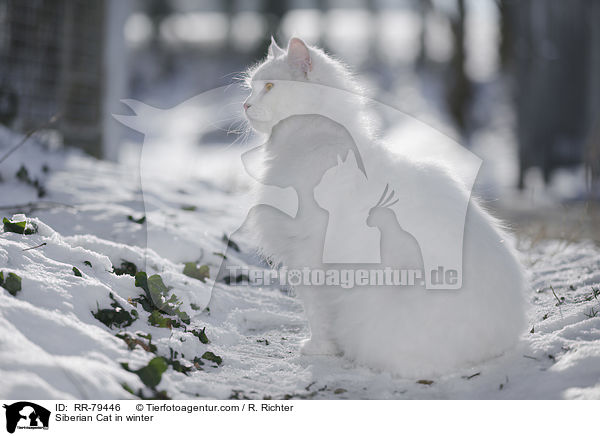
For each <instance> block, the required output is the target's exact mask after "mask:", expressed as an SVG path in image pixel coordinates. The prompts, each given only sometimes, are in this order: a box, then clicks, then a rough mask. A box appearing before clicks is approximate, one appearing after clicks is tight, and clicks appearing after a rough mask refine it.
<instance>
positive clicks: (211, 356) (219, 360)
mask: <svg viewBox="0 0 600 436" xmlns="http://www.w3.org/2000/svg"><path fill="white" fill-rule="evenodd" d="M202 358H203V359H205V360H210V361H211V362H215V363H216V364H217V365H220V364H221V363H223V359H222V358H221V356H217V355H216V354H215V353H213V352H212V351H207V352H205V353H204V354H203V355H202Z"/></svg>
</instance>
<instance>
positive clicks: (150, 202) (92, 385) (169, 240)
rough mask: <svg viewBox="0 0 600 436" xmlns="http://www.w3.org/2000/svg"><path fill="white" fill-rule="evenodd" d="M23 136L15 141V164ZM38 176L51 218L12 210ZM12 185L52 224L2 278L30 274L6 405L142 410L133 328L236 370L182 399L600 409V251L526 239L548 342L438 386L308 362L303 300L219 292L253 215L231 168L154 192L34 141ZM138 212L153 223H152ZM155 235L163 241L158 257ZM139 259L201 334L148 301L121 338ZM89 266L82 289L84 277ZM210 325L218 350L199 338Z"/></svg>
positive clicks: (184, 381)
mask: <svg viewBox="0 0 600 436" xmlns="http://www.w3.org/2000/svg"><path fill="white" fill-rule="evenodd" d="M19 139H20V137H19V136H18V135H16V134H13V133H11V132H9V131H7V130H4V129H2V130H0V154H3V153H4V151H6V150H7V149H8V148H9V147H11V146H12V145H13V144H15V143H16V142H18V140H19ZM194 150H195V151H194ZM217 150H218V149H215V148H214V147H213V148H206V147H196V148H195V149H189V150H187V152H189V153H197V154H198V155H196V156H190V159H197V160H198V161H200V160H201V159H200V158H199V155H202V157H203V158H206V157H207V156H209V159H210V162H212V164H214V167H215V168H222V169H223V170H225V169H226V168H228V164H229V160H231V158H232V156H234V155H235V153H233V152H232V151H231V149H228V151H227V152H225V153H219V152H218V151H217ZM22 164H24V165H25V166H26V167H27V169H28V173H29V176H30V178H32V179H35V178H38V179H39V180H40V182H41V184H42V185H43V186H44V187H45V188H46V191H47V195H46V197H44V198H42V199H41V200H40V201H44V202H47V203H40V206H44V207H40V208H38V209H34V210H30V208H28V207H17V208H15V207H9V206H12V205H17V204H25V203H28V202H30V201H31V202H34V201H38V200H37V195H36V190H35V188H34V187H32V186H29V185H28V184H26V183H24V182H22V181H19V180H17V179H16V178H15V173H16V172H17V171H18V169H19V168H20V166H21V165H22ZM43 165H47V167H48V168H49V170H48V171H47V172H44V171H43V170H42V167H43ZM0 175H1V177H2V180H3V181H2V183H0V207H2V208H3V210H2V212H4V215H3V216H7V217H8V218H11V217H12V214H13V213H18V212H24V213H25V214H26V216H27V220H28V221H29V222H30V223H34V224H36V225H37V227H38V232H37V233H36V234H33V235H19V234H16V233H11V232H2V233H0V271H3V272H4V275H5V276H6V274H7V273H9V272H13V273H16V274H18V275H19V276H20V277H21V278H22V290H21V292H19V293H18V294H17V295H16V296H12V295H10V294H9V293H8V292H7V291H5V290H4V289H0V397H2V398H10V399H23V398H38V399H59V398H82V399H83V398H88V399H112V398H134V396H133V395H131V394H130V393H129V392H127V391H126V390H125V389H124V388H123V386H122V385H123V384H124V383H125V384H127V385H128V386H129V387H130V388H132V389H133V391H135V392H137V391H138V389H143V392H144V394H145V395H150V394H151V392H150V390H149V389H148V388H147V387H145V386H144V384H143V383H142V381H141V380H140V378H139V377H138V376H137V375H136V374H134V373H132V372H128V371H126V370H125V369H123V368H122V366H121V363H128V364H129V367H130V368H132V369H134V370H135V369H138V368H141V367H143V366H145V365H146V364H147V363H148V362H149V361H150V360H151V359H152V358H154V357H155V354H153V353H151V352H148V351H144V349H142V348H141V347H140V346H137V347H135V349H134V350H130V349H129V348H128V347H127V345H126V343H125V342H124V341H123V340H122V339H119V338H117V337H116V336H115V335H116V334H117V333H119V332H121V333H122V332H124V331H126V332H128V333H129V334H131V335H135V334H136V333H142V332H143V333H144V334H148V333H150V334H152V343H153V344H154V345H156V346H157V351H156V353H157V355H160V356H164V357H167V358H168V357H169V355H170V349H172V350H173V351H176V352H178V353H180V358H179V359H180V361H181V362H182V363H186V364H190V362H191V361H192V360H193V358H194V357H196V356H202V355H203V353H204V352H206V351H211V352H213V353H215V354H216V355H218V356H221V357H222V358H223V362H222V364H221V365H216V364H215V363H212V362H209V361H208V360H206V359H203V361H204V365H202V367H201V369H200V370H192V371H191V372H189V373H188V374H187V375H185V374H183V373H180V372H177V371H175V370H174V369H173V367H172V366H169V368H168V369H167V371H166V372H165V373H164V374H163V376H162V379H161V382H160V384H159V385H158V386H157V390H158V391H162V390H164V391H166V393H167V394H168V396H169V397H171V398H174V399H186V398H196V397H200V398H219V399H226V398H230V397H234V398H245V397H248V398H257V399H260V398H264V397H270V398H315V399H326V398H330V399H338V398H353V399H392V398H393V399H446V398H452V399H535V398H544V399H561V398H596V399H598V398H600V316H595V317H591V316H590V314H592V313H593V310H599V311H600V300H599V299H597V298H595V297H594V296H593V291H592V289H593V288H600V250H599V249H598V247H597V246H595V245H594V244H592V243H591V242H586V241H583V240H582V241H575V242H573V241H571V242H569V241H563V240H541V241H533V240H522V244H521V248H522V260H523V262H524V263H525V265H526V266H527V268H528V270H529V271H530V273H531V278H530V281H531V286H530V289H531V290H530V293H529V295H528V300H529V301H530V302H531V306H530V310H529V313H528V319H529V327H528V329H531V328H532V333H530V332H529V331H524V332H523V336H522V340H521V341H520V343H519V345H518V347H517V348H516V349H515V350H514V351H512V352H511V353H508V354H506V355H504V356H501V357H499V358H497V359H495V360H493V361H489V362H487V363H485V364H482V365H479V366H476V367H472V368H464V369H463V370H462V371H460V372H459V373H456V374H451V375H448V376H445V377H442V378H437V379H434V380H432V381H433V383H432V384H423V383H417V380H413V379H403V378H397V377H392V376H390V375H389V374H386V373H376V372H373V371H371V370H369V369H368V368H364V367H359V366H356V365H355V364H353V363H352V362H350V361H348V360H346V359H344V358H343V357H340V356H329V357H325V356H323V357H314V356H311V357H307V356H302V355H300V353H299V349H300V343H301V341H302V340H304V339H306V338H307V336H308V334H309V331H308V327H307V323H306V320H305V317H304V314H303V310H302V307H301V305H300V303H299V301H298V300H297V299H296V298H294V295H293V292H289V291H285V290H280V289H276V288H258V287H248V286H235V285H232V286H229V285H226V284H225V283H222V282H217V283H214V281H213V280H212V278H214V276H215V273H216V271H215V268H216V267H215V266H216V265H218V256H216V255H214V254H212V253H213V251H214V249H215V247H219V244H220V240H221V237H222V235H223V232H224V230H225V229H227V228H228V227H229V226H230V223H231V222H232V221H235V219H243V216H239V214H241V213H242V211H243V208H239V207H235V206H236V202H237V201H238V200H239V197H236V196H235V195H232V193H231V187H232V186H236V183H235V180H228V181H227V182H226V183H223V179H222V177H220V176H221V175H222V171H212V172H206V173H205V177H204V178H197V179H195V180H192V181H190V182H189V183H188V184H186V186H185V187H184V188H185V189H184V190H182V189H181V188H182V186H179V184H178V183H177V181H176V180H175V179H173V178H172V177H170V176H169V175H168V174H165V175H164V177H163V176H162V174H161V173H160V172H159V171H157V172H156V178H155V179H154V180H153V182H152V183H145V184H144V190H143V196H142V191H141V186H140V174H139V171H138V170H136V169H135V166H131V165H128V164H123V163H121V164H115V163H109V162H104V161H98V160H95V159H93V158H90V157H87V156H84V155H83V154H81V153H80V152H78V151H74V150H66V151H63V150H48V149H46V148H45V147H43V146H41V145H40V144H38V143H36V141H35V140H34V139H32V140H30V141H29V142H27V143H26V144H25V145H24V146H23V147H21V148H20V149H19V150H18V151H17V152H16V153H15V154H13V155H12V156H11V157H10V158H9V159H7V160H6V161H5V162H3V163H2V164H1V165H0ZM49 202H56V203H49ZM182 206H195V207H196V209H195V210H184V209H182ZM128 215H131V216H133V217H134V218H135V219H138V218H140V217H141V216H144V215H146V216H147V220H146V222H145V223H144V224H138V223H135V222H133V221H131V220H129V219H127V216H128ZM152 232H154V236H148V235H149V234H152ZM157 236H160V240H159V239H157ZM147 237H151V238H153V244H152V249H150V250H146V249H145V247H146V240H147ZM157 241H158V242H157ZM236 242H238V243H239V244H240V245H241V247H242V251H243V252H242V253H241V254H240V255H239V256H237V259H236V260H237V261H239V262H244V263H249V262H250V263H253V264H255V265H260V264H259V261H258V260H257V258H256V257H255V256H252V255H250V254H248V253H250V252H251V251H252V248H251V247H250V246H248V244H247V243H246V242H245V241H243V240H242V241H236ZM44 243H45V244H46V245H43V246H41V247H39V248H32V247H35V246H38V245H40V244H44ZM29 248H32V249H29ZM24 250H26V251H24ZM230 251H231V250H230ZM228 255H229V253H228ZM124 260H126V261H129V262H133V263H135V264H136V265H137V267H138V268H139V269H141V270H144V271H146V272H147V273H148V275H151V274H156V273H157V274H160V276H161V277H162V279H163V281H164V283H165V284H166V285H167V286H170V287H172V290H171V292H172V293H173V294H175V295H177V297H178V298H179V299H180V300H181V301H182V302H183V309H184V310H185V311H186V313H188V314H189V315H190V325H189V326H186V328H187V332H186V331H184V329H183V328H181V327H180V328H173V329H168V328H159V327H155V326H151V325H149V323H148V322H147V317H148V313H146V312H145V311H144V310H143V309H142V307H140V305H139V304H138V307H137V308H135V309H136V310H137V311H138V312H139V314H140V316H139V319H137V320H136V321H135V322H134V323H133V324H132V325H131V326H129V327H125V328H122V329H119V328H117V327H114V326H113V328H112V329H110V328H108V327H107V326H105V325H104V324H102V323H101V322H100V321H98V320H97V319H96V318H94V316H93V315H92V312H93V311H94V312H95V311H96V310H97V308H98V307H99V308H101V309H106V308H110V304H111V299H110V298H109V293H112V294H113V295H114V298H115V299H116V301H118V302H119V304H121V305H122V307H123V308H125V309H126V310H128V311H129V310H132V309H134V307H133V306H132V305H131V304H130V303H129V302H128V299H132V298H136V297H138V296H139V295H140V294H141V293H143V291H142V290H141V289H140V288H139V287H136V286H135V280H134V278H133V277H131V276H129V275H120V276H118V275H116V274H114V273H113V272H112V268H113V266H117V267H118V266H120V264H121V262H122V261H124ZM196 260H199V262H200V264H204V263H206V264H208V265H209V266H211V271H210V273H211V274H210V277H211V278H210V279H208V280H207V282H206V283H203V282H201V281H199V280H196V279H192V278H190V277H187V276H185V275H183V273H182V271H183V266H184V265H183V263H184V262H189V261H196ZM85 261H87V262H89V263H91V265H92V266H91V267H90V266H89V265H87V264H85V263H84V262H85ZM74 266H75V267H76V268H78V269H79V270H80V271H81V273H82V277H77V276H75V274H74V273H73V267H74ZM213 284H214V288H213ZM211 289H212V294H211ZM562 298H564V300H563V299H562ZM598 298H600V295H599V296H598ZM192 304H193V305H194V306H192ZM206 306H208V307H209V309H210V310H205V307H206ZM586 314H587V315H586ZM203 328H206V330H205V332H206V334H207V336H208V338H209V340H210V343H208V344H203V343H201V342H200V341H199V340H198V338H197V337H195V336H194V335H193V334H192V333H191V330H192V329H196V330H201V329H203ZM267 342H268V345H267ZM181 354H182V355H183V356H185V357H181Z"/></svg>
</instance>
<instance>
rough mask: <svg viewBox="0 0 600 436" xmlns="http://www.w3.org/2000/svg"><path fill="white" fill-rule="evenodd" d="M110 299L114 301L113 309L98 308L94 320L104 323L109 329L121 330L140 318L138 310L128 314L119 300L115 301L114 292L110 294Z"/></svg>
mask: <svg viewBox="0 0 600 436" xmlns="http://www.w3.org/2000/svg"><path fill="white" fill-rule="evenodd" d="M108 296H109V298H110V299H111V300H112V301H113V302H112V303H111V307H112V309H100V308H99V307H98V308H97V311H96V313H94V312H92V315H93V316H94V318H96V319H97V320H98V321H100V322H101V323H103V324H104V325H105V326H107V327H108V328H112V326H113V325H114V326H117V327H119V328H122V327H129V326H130V325H131V324H133V323H134V321H136V320H137V319H138V318H139V315H138V313H137V311H136V310H132V311H131V313H130V312H128V311H127V310H125V309H124V308H123V306H121V305H120V304H119V302H118V301H117V300H115V297H114V295H113V294H112V292H111V293H110V294H108Z"/></svg>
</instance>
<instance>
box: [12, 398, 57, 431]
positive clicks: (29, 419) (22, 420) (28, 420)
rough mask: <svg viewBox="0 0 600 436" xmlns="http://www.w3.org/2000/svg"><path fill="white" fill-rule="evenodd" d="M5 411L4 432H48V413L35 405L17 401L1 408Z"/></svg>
mask: <svg viewBox="0 0 600 436" xmlns="http://www.w3.org/2000/svg"><path fill="white" fill-rule="evenodd" d="M3 407H4V408H5V409H6V431H8V432H9V433H14V432H15V430H16V429H19V430H22V429H27V430H36V429H43V430H48V424H49V422H50V411H49V410H48V409H46V408H44V407H42V406H40V405H37V404H35V403H30V402H28V401H19V402H18V403H13V404H10V405H6V404H5V405H4V406H3Z"/></svg>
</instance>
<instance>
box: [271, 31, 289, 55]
mask: <svg viewBox="0 0 600 436" xmlns="http://www.w3.org/2000/svg"><path fill="white" fill-rule="evenodd" d="M284 54H285V50H283V49H282V48H281V47H279V46H278V45H277V42H275V38H273V36H272V35H271V44H270V45H269V52H268V55H269V57H270V58H278V57H279V56H281V55H284Z"/></svg>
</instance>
